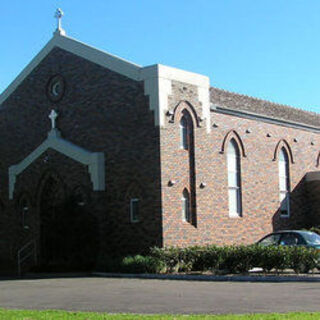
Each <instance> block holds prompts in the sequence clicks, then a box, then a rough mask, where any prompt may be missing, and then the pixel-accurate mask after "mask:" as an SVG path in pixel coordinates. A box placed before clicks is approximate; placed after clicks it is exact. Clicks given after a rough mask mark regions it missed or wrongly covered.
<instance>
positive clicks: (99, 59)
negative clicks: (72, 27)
mask: <svg viewBox="0 0 320 320" xmlns="http://www.w3.org/2000/svg"><path fill="white" fill-rule="evenodd" d="M54 47H59V48H61V49H63V50H66V51H69V52H71V53H73V54H76V55H78V56H80V57H82V58H84V59H87V60H89V61H92V62H94V63H96V64H98V65H100V66H102V67H105V68H108V69H110V70H112V71H115V72H117V73H120V74H122V75H124V76H126V77H128V78H130V79H133V80H139V79H140V72H139V71H140V69H141V67H140V66H138V65H136V64H134V63H131V62H128V61H126V60H124V59H121V58H118V57H116V56H113V55H111V54H109V53H107V52H104V51H101V50H98V49H96V48H94V47H91V46H88V45H86V44H84V43H82V42H80V41H77V40H74V39H72V38H69V37H66V36H62V35H59V34H55V35H54V36H53V38H52V39H51V40H50V41H49V42H48V43H47V44H46V46H45V47H44V48H43V49H42V50H41V51H40V52H39V53H38V54H37V55H36V56H35V57H34V58H33V59H32V60H31V62H30V63H29V64H28V65H27V66H26V67H25V68H24V69H23V70H22V72H21V73H20V74H19V75H18V76H17V77H16V79H15V80H14V81H13V82H12V83H11V84H10V85H9V86H8V88H7V89H6V90H4V91H3V93H2V94H1V95H0V104H1V103H3V102H4V101H5V100H6V99H7V98H8V97H9V95H10V94H11V93H12V92H13V91H14V90H15V89H16V88H17V87H18V86H19V84H20V83H21V82H22V81H23V80H24V79H25V78H26V77H27V76H28V75H29V74H30V73H31V72H32V70H33V69H34V68H35V67H36V66H37V65H38V64H39V63H40V62H41V61H42V60H43V59H44V58H45V57H46V56H47V54H48V53H49V52H50V51H51V50H52V49H53V48H54Z"/></svg>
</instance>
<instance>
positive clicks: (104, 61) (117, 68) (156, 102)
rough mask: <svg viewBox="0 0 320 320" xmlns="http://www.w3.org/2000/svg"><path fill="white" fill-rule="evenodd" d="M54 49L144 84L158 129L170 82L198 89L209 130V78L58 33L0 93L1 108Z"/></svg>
mask: <svg viewBox="0 0 320 320" xmlns="http://www.w3.org/2000/svg"><path fill="white" fill-rule="evenodd" d="M54 47H58V48H61V49H63V50H66V51H68V52H70V53H73V54H75V55H78V56H80V57H82V58H84V59H86V60H89V61H91V62H93V63H96V64H98V65H100V66H102V67H105V68H107V69H109V70H112V71H114V72H117V73H119V74H121V75H124V76H126V77H128V78H130V79H132V80H135V81H144V90H145V95H148V96H149V98H150V109H151V110H153V111H154V115H155V125H158V126H162V127H164V126H165V113H166V112H167V110H168V96H169V95H170V94H171V87H172V80H175V81H180V82H185V83H188V84H192V85H195V86H197V87H198V95H199V101H200V102H201V103H202V118H203V119H206V123H207V131H208V132H209V131H210V103H209V89H210V84H209V78H208V77H206V76H204V75H201V74H198V73H193V72H188V71H185V70H181V69H177V68H172V67H168V66H164V65H161V64H157V65H152V66H148V67H141V66H139V65H137V64H134V63H132V62H128V61H126V60H124V59H121V58H118V57H116V56H114V55H111V54H109V53H107V52H104V51H101V50H98V49H96V48H94V47H91V46H88V45H87V44H84V43H82V42H80V41H78V40H75V39H72V38H69V37H67V36H64V35H62V34H58V33H55V34H54V36H53V38H52V39H51V40H50V41H49V42H48V43H47V44H46V46H45V47H44V48H43V49H42V50H41V51H40V52H39V53H38V54H37V55H36V56H35V57H34V58H33V59H32V60H31V62H30V63H29V64H28V65H27V66H26V67H25V68H24V69H23V71H22V72H21V73H20V74H19V75H18V76H17V77H16V79H15V80H14V81H13V82H12V83H11V84H10V85H9V86H8V88H7V89H6V90H4V91H3V92H2V94H1V95H0V105H1V104H2V103H3V102H4V101H5V100H6V99H7V98H8V97H9V95H10V94H11V93H12V92H13V91H14V90H15V89H16V88H17V87H18V86H19V85H20V83H21V82H22V81H23V80H24V79H25V78H26V77H27V76H28V75H29V74H30V73H31V72H32V70H33V69H34V68H35V67H36V66H37V65H38V64H39V63H40V62H41V61H42V60H43V59H44V58H45V57H46V56H47V55H48V53H49V52H50V51H51V50H52V49H53V48H54ZM0 108H1V107H0Z"/></svg>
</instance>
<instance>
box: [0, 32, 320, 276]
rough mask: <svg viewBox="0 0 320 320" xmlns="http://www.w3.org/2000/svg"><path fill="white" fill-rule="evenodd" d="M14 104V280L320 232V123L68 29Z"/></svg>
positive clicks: (8, 249)
mask: <svg viewBox="0 0 320 320" xmlns="http://www.w3.org/2000/svg"><path fill="white" fill-rule="evenodd" d="M0 106H1V108H0V133H1V139H0V144H1V155H0V165H1V166H0V178H1V185H0V234H1V239H0V270H1V271H3V272H5V271H7V272H8V271H10V270H16V268H17V263H18V262H19V261H18V260H24V257H27V256H28V254H29V256H30V254H32V257H34V264H39V265H41V264H42V265H45V264H47V265H48V264H50V263H51V264H54V263H57V264H59V263H60V262H61V261H62V262H63V261H67V260H68V259H69V262H70V263H72V262H73V263H78V262H79V261H82V262H83V264H86V263H87V264H88V265H90V266H93V265H94V261H96V259H97V257H101V256H103V255H108V254H114V255H116V254H117V255H120V254H128V253H137V252H145V251H146V250H148V248H150V247H152V246H189V245H206V244H218V245H224V244H240V243H244V244H249V243H254V242H255V241H257V240H258V239H259V238H260V237H262V236H263V235H265V234H266V233H268V232H271V231H273V230H278V229H285V228H302V227H308V226H310V225H311V224H319V223H320V218H319V217H320V216H319V214H320V213H319V202H320V200H319V192H320V171H319V162H320V157H319V151H320V115H318V114H315V113H311V112H307V111H302V110H299V109H295V108H291V107H288V106H283V105H278V104H274V103H271V102H268V101H263V100H259V99H256V98H252V97H248V96H244V95H240V94H235V93H231V92H227V91H224V90H221V89H217V88H214V87H211V86H210V81H209V79H208V77H206V76H203V75H200V74H195V73H191V72H187V71H184V70H179V69H175V68H170V67H167V66H163V65H152V66H147V67H141V66H138V65H135V64H133V63H130V62H127V61H125V60H122V59H120V58H117V57H115V56H112V55H110V54H108V53H105V52H103V51H100V50H97V49H95V48H92V47H89V46H87V45H86V44H83V43H81V42H79V41H77V40H74V39H71V38H69V37H67V36H65V35H64V34H63V33H61V32H56V33H55V34H54V36H53V38H52V39H51V40H50V41H49V42H48V44H47V45H46V46H45V47H44V48H43V49H42V50H41V51H40V53H39V54H38V55H37V56H36V57H35V58H34V59H33V60H32V61H31V62H30V64H29V65H28V66H27V67H26V68H25V69H24V70H23V71H22V72H21V74H20V75H19V76H18V77H17V78H16V79H15V80H14V81H13V83H12V84H11V85H10V86H9V87H8V88H7V89H6V90H5V91H4V92H3V93H2V94H1V96H0ZM28 259H29V258H28ZM20 262H21V261H20ZM18 264H19V263H18ZM21 264H22V262H21Z"/></svg>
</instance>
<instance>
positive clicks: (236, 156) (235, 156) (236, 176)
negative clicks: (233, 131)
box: [227, 138, 242, 218]
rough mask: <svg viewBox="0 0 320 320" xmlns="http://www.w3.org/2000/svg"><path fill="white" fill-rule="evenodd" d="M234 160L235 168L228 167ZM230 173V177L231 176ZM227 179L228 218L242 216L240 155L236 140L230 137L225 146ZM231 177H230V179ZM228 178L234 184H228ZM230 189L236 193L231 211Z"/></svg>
mask: <svg viewBox="0 0 320 320" xmlns="http://www.w3.org/2000/svg"><path fill="white" fill-rule="evenodd" d="M230 146H232V148H233V152H232V153H231V152H230V148H231V147H230ZM231 158H232V160H233V161H234V163H235V170H231V169H230V167H231V166H230V162H231V161H232V160H231ZM231 175H232V177H231ZM227 176H228V177H227V181H228V207H229V217H230V218H240V217H242V187H241V157H240V149H239V146H238V143H237V141H236V140H235V139H234V138H232V139H230V141H229V143H228V148H227ZM230 177H231V179H230ZM230 180H234V181H235V182H236V184H235V185H231V184H230ZM230 191H233V192H234V191H235V194H236V203H235V207H236V211H231V206H230V202H231V197H230V193H231V192H230Z"/></svg>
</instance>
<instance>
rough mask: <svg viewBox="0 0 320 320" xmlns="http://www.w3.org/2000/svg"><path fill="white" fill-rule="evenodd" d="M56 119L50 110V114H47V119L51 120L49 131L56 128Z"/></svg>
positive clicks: (53, 112) (55, 115)
mask: <svg viewBox="0 0 320 320" xmlns="http://www.w3.org/2000/svg"><path fill="white" fill-rule="evenodd" d="M57 117H58V114H57V113H56V112H55V111H54V110H53V109H52V110H51V113H50V114H49V118H50V120H51V129H55V128H56V119H57Z"/></svg>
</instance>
